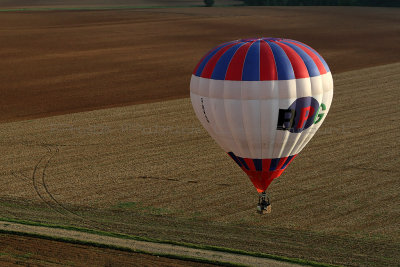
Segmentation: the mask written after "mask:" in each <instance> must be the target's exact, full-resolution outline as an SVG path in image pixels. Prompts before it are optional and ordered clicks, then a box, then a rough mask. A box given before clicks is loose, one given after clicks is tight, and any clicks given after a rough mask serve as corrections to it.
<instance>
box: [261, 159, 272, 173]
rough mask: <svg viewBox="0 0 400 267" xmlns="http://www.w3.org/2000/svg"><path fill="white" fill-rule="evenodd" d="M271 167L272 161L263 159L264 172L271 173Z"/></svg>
mask: <svg viewBox="0 0 400 267" xmlns="http://www.w3.org/2000/svg"><path fill="white" fill-rule="evenodd" d="M270 166H271V159H263V160H262V170H263V171H265V172H266V171H269V167H270Z"/></svg>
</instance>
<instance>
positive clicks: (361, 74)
mask: <svg viewBox="0 0 400 267" xmlns="http://www.w3.org/2000/svg"><path fill="white" fill-rule="evenodd" d="M398 13H399V12H398V11H397V10H395V9H374V8H294V7H293V8H262V9H260V8H243V7H236V8H215V9H204V8H190V9H189V8H188V9H185V8H181V9H163V10H152V11H138V10H129V11H96V12H89V11H85V12H61V11H60V12H43V13H36V12H31V13H3V14H4V16H2V17H0V20H2V22H1V23H0V25H2V26H0V29H1V31H2V33H3V34H2V37H1V38H4V39H3V40H4V42H3V40H2V42H0V47H1V50H0V53H2V58H3V60H2V61H1V62H0V70H1V72H0V81H1V84H2V94H3V95H2V99H1V100H0V101H1V109H2V112H1V118H0V119H1V120H2V121H3V122H8V123H3V124H2V125H1V133H0V138H1V141H0V142H1V149H2V153H3V156H2V157H1V158H0V166H1V173H0V182H1V185H0V189H1V190H0V192H1V193H0V205H1V209H0V216H1V217H7V218H17V219H26V220H34V221H41V222H46V223H55V224H69V225H76V226H85V227H91V228H96V229H102V230H109V231H117V232H122V233H129V234H135V235H142V236H148V237H153V238H160V239H168V240H176V241H185V242H191V243H198V244H210V245H218V246H228V247H233V248H238V249H244V250H250V251H258V252H264V253H270V254H276V255H283V256H289V257H297V258H306V259H312V260H316V261H322V262H327V263H335V264H347V265H368V264H370V265H394V264H396V262H398V261H399V254H398V251H399V249H400V243H399V242H400V233H399V229H400V228H399V223H398V218H399V193H398V192H399V190H398V189H399V182H398V178H399V176H400V175H399V171H398V169H397V167H398V165H399V161H398V149H396V147H398V141H397V140H398V138H399V134H398V131H399V125H400V122H399V119H398V116H399V112H400V109H399V108H398V105H399V104H400V103H399V96H398V87H399V81H400V75H399V73H400V72H399V71H400V65H399V64H398V63H396V62H399V56H398V53H396V51H397V49H398V45H396V42H398V41H399V40H398V39H399V38H400V37H399V36H398V32H399V27H398V26H397V25H399V24H398V23H397V24H396V22H398V19H397V17H398V16H397V15H398ZM3 14H2V15H3ZM396 16H397V17H396ZM338 18H340V19H338ZM285 23H286V24H285ZM260 34H261V35H264V36H284V37H288V38H292V39H298V40H302V41H304V42H306V43H308V44H310V45H312V46H313V47H314V48H316V49H317V50H318V51H320V52H321V54H322V55H323V56H324V58H325V59H326V60H327V62H328V63H329V64H330V66H331V69H332V72H333V73H334V83H335V93H334V102H333V105H332V109H331V111H330V114H329V115H328V118H327V120H326V121H325V123H324V125H323V126H322V128H321V129H320V131H319V132H318V133H317V134H316V136H315V137H314V138H313V140H312V141H311V142H310V144H309V145H308V146H307V147H306V149H305V150H304V151H303V152H302V153H301V155H299V157H298V158H296V160H295V161H294V162H293V163H292V164H291V165H290V167H289V168H288V169H287V170H286V172H285V173H284V174H283V176H282V177H281V178H279V179H278V180H276V181H275V182H274V183H273V184H272V186H271V187H270V192H271V197H272V201H273V213H272V214H271V215H269V216H267V217H260V216H259V215H257V214H256V213H255V203H256V201H257V194H256V191H255V190H254V189H253V188H252V185H251V183H250V181H249V180H248V179H247V178H246V176H245V174H244V173H242V172H241V170H240V169H239V168H238V167H236V166H235V164H234V162H233V161H232V160H230V159H229V157H228V156H227V155H226V154H225V153H224V152H223V151H222V150H221V149H220V148H218V146H217V145H216V144H215V143H214V142H213V141H212V140H211V138H210V137H209V136H208V134H207V133H206V132H205V131H204V130H203V129H202V128H201V126H200V124H199V123H198V121H197V119H196V118H195V115H194V112H193V111H192V108H191V105H190V100H189V99H188V98H186V97H187V96H188V90H189V89H188V84H189V79H190V73H191V69H192V68H193V67H194V65H195V63H196V61H197V60H198V59H199V58H200V57H201V56H202V54H204V53H205V52H206V51H207V50H208V49H209V48H210V47H212V46H214V45H216V44H218V43H220V42H223V41H226V40H230V39H237V38H241V37H250V36H258V35H260ZM5 37H6V38H5ZM170 99H171V100H170ZM161 100H163V101H161ZM151 102H153V103H151ZM133 104H134V105H133ZM113 106H122V107H114V108H109V107H113ZM105 108H107V109H105ZM94 109H100V110H96V111H88V110H94ZM78 111H86V112H81V113H73V112H78ZM68 113H70V114H68ZM60 114H65V115H61V116H53V117H49V116H51V115H60ZM36 118H39V119H36ZM27 119H34V120H27Z"/></svg>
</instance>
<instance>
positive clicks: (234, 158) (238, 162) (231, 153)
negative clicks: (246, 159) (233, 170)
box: [228, 152, 242, 167]
mask: <svg viewBox="0 0 400 267" xmlns="http://www.w3.org/2000/svg"><path fill="white" fill-rule="evenodd" d="M228 155H229V156H231V158H232V159H233V160H234V161H235V162H236V164H237V165H239V167H242V164H241V163H240V161H239V159H238V158H237V157H236V155H235V154H233V152H228Z"/></svg>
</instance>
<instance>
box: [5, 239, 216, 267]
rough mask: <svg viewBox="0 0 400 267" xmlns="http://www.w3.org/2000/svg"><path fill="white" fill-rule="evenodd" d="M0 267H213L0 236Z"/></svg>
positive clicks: (103, 249)
mask: <svg viewBox="0 0 400 267" xmlns="http://www.w3.org/2000/svg"><path fill="white" fill-rule="evenodd" d="M0 265H1V266H3V267H11V266H31V267H33V266H35V267H39V266H43V267H44V266H104V267H112V266H138V267H142V266H170V267H183V266H199V267H200V266H204V267H205V266H214V265H211V264H203V263H196V262H190V261H183V260H177V259H169V258H163V257H158V256H151V255H146V254H140V253H132V252H124V251H119V250H114V249H106V248H97V247H92V246H85V245H77V244H69V243H65V242H59V241H51V240H46V239H38V238H33V237H25V236H16V235H9V234H0Z"/></svg>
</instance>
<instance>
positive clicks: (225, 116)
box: [190, 38, 333, 213]
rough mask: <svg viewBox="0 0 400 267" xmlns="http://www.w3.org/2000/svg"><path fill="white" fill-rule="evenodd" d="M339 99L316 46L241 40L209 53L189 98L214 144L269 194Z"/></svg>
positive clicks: (261, 207)
mask: <svg viewBox="0 0 400 267" xmlns="http://www.w3.org/2000/svg"><path fill="white" fill-rule="evenodd" d="M332 97H333V81H332V75H331V72H330V70H329V67H328V65H327V64H326V62H325V60H324V59H323V58H322V57H321V56H320V55H319V54H318V53H317V52H316V51H315V50H314V49H312V48H311V47H310V46H308V45H306V44H304V43H301V42H298V41H295V40H290V39H283V38H254V39H242V40H235V41H232V42H227V43H223V44H221V45H219V46H217V47H215V48H213V49H212V50H210V51H209V52H208V53H207V54H206V55H205V56H204V57H203V58H202V59H201V60H200V62H199V63H198V64H197V66H196V67H195V69H194V71H193V74H192V78H191V82H190V98H191V101H192V105H193V108H194V111H195V113H196V116H197V117H198V119H199V120H200V122H201V124H202V125H203V126H204V128H205V129H206V130H207V131H208V133H209V134H210V135H211V137H212V138H213V139H214V140H215V141H216V142H217V143H218V144H219V145H220V146H221V147H222V149H224V150H225V152H226V153H227V154H228V155H229V156H230V157H231V158H232V159H233V160H234V161H235V162H236V164H237V165H238V166H239V167H240V168H241V169H242V170H243V171H244V172H245V173H246V174H247V175H248V177H249V178H250V180H251V182H252V183H253V185H254V187H255V188H256V189H257V191H258V193H259V194H260V195H259V202H258V206H257V209H258V211H259V212H260V213H265V212H266V211H267V210H269V209H270V202H269V198H266V189H267V188H268V186H269V185H270V184H271V182H272V180H273V179H275V178H277V177H279V176H280V175H281V174H282V173H283V171H284V170H285V169H286V168H287V167H288V165H289V164H290V163H291V162H292V161H293V159H294V158H295V157H296V156H297V154H298V153H299V152H300V151H301V150H302V149H303V148H304V147H305V145H306V144H307V143H308V142H309V141H310V140H311V138H312V137H313V135H314V134H315V132H316V131H317V130H318V128H319V127H320V126H321V124H322V122H323V121H324V120H325V118H326V114H327V113H328V111H329V109H330V106H331V102H332Z"/></svg>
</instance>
